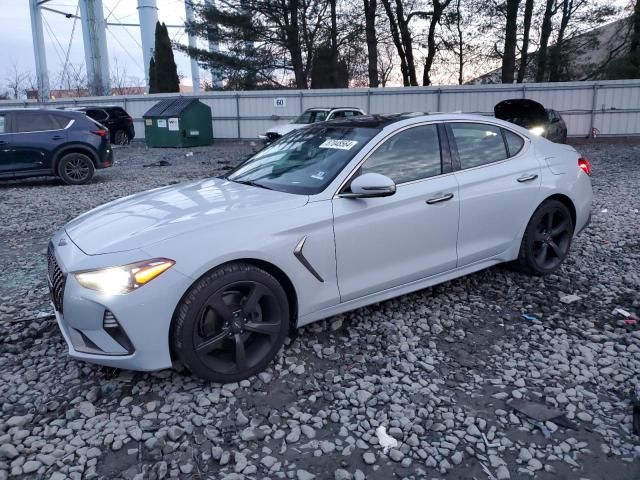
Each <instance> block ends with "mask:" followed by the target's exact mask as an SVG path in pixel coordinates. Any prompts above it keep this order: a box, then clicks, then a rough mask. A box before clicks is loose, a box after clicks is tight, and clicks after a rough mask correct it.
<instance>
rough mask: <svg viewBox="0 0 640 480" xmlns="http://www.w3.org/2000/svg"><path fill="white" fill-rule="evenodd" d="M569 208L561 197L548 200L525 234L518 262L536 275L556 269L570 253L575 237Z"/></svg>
mask: <svg viewBox="0 0 640 480" xmlns="http://www.w3.org/2000/svg"><path fill="white" fill-rule="evenodd" d="M573 229H574V225H573V220H572V218H571V213H570V212H569V209H568V208H567V207H566V206H565V205H564V204H563V203H562V202H559V201H558V200H545V201H544V202H543V203H542V204H541V205H540V206H539V207H538V208H537V210H536V211H535V212H534V213H533V216H532V217H531V219H530V220H529V224H528V225H527V228H526V230H525V232H524V236H523V237H522V243H521V244H520V253H519V255H518V263H519V266H520V267H521V269H522V270H523V271H525V272H526V273H530V274H533V275H546V274H548V273H551V272H554V271H555V270H557V269H558V268H560V265H562V262H563V261H564V259H565V258H566V257H567V255H568V253H569V248H570V247H571V240H572V239H573Z"/></svg>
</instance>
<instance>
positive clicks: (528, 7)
mask: <svg viewBox="0 0 640 480" xmlns="http://www.w3.org/2000/svg"><path fill="white" fill-rule="evenodd" d="M532 17H533V0H525V4H524V18H523V20H522V23H523V25H522V48H521V49H520V67H519V68H518V78H517V81H518V83H522V82H523V81H524V77H525V74H526V72H527V63H528V61H529V40H530V38H529V36H530V34H531V19H532Z"/></svg>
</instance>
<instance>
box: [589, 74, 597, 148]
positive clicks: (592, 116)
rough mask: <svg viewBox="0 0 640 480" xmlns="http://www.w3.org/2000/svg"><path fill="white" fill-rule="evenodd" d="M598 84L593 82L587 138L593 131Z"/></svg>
mask: <svg viewBox="0 0 640 480" xmlns="http://www.w3.org/2000/svg"><path fill="white" fill-rule="evenodd" d="M597 102H598V84H597V83H594V84H593V94H592V96H591V119H590V121H589V131H588V132H587V138H589V137H590V136H591V134H592V133H593V128H594V127H595V125H596V106H597V105H598V103H597Z"/></svg>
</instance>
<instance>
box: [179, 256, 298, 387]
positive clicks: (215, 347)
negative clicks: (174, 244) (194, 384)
mask: <svg viewBox="0 0 640 480" xmlns="http://www.w3.org/2000/svg"><path fill="white" fill-rule="evenodd" d="M288 329H289V304H288V301H287V295H286V293H285V291H284V289H283V288H282V286H281V285H280V283H279V282H278V281H277V280H276V279H275V278H274V277H273V276H272V275H270V274H269V273H268V272H266V271H264V270H262V269H260V268H257V267H255V266H253V265H250V264H246V263H234V264H229V265H225V266H223V267H220V268H218V269H215V270H213V271H212V272H210V273H209V274H207V275H206V276H205V277H203V278H202V279H200V280H199V281H198V282H197V283H196V284H195V285H194V286H193V287H192V288H191V290H190V291H189V292H188V293H187V295H186V296H185V297H184V299H183V300H182V302H181V303H180V305H179V306H178V309H177V311H176V315H175V318H174V323H173V331H172V347H173V351H174V352H175V353H176V354H177V355H178V357H179V359H180V361H181V362H182V363H183V364H184V365H185V367H187V368H188V369H189V370H191V372H192V373H193V374H195V375H197V376H198V377H201V378H204V379H206V380H213V381H216V382H223V383H226V382H237V381H240V380H243V379H245V378H248V377H250V376H252V375H255V374H256V373H258V372H260V371H262V370H264V368H265V367H266V366H267V365H268V364H269V363H270V362H271V361H272V360H273V358H274V357H275V355H276V354H277V352H278V350H279V349H280V347H281V346H282V344H283V343H284V340H285V338H286V336H287V333H288Z"/></svg>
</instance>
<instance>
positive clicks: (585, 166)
mask: <svg viewBox="0 0 640 480" xmlns="http://www.w3.org/2000/svg"><path fill="white" fill-rule="evenodd" d="M578 166H579V167H580V168H581V169H582V171H583V172H584V173H586V174H587V175H589V176H591V163H589V160H587V159H586V158H584V157H580V158H579V159H578Z"/></svg>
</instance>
